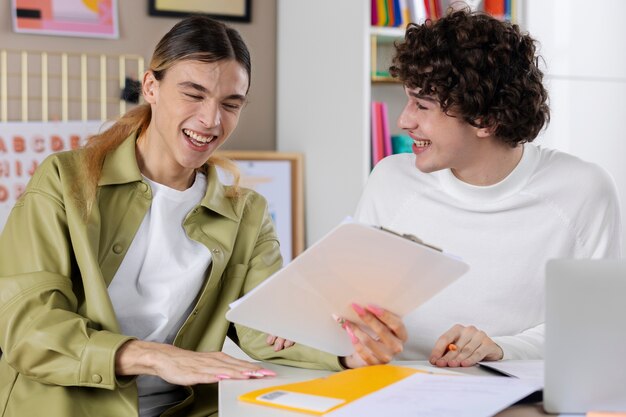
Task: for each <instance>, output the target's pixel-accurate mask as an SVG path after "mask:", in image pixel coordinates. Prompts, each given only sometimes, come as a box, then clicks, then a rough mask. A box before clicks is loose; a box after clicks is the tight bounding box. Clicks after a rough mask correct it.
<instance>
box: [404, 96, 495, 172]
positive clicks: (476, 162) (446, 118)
mask: <svg viewBox="0 0 626 417" xmlns="http://www.w3.org/2000/svg"><path fill="white" fill-rule="evenodd" d="M405 92H406V95H407V98H408V101H407V104H406V106H405V107H404V109H403V111H402V113H401V114H400V117H399V118H398V127H400V128H401V129H403V130H404V131H406V133H407V134H408V135H409V136H410V137H411V139H413V147H412V149H413V153H414V154H415V166H416V167H417V168H418V169H419V170H420V171H422V172H426V173H429V172H434V171H439V170H441V169H448V168H449V169H452V170H453V171H454V172H455V175H457V177H459V178H461V179H462V177H463V173H468V172H471V171H474V170H476V169H480V167H481V165H482V161H483V160H484V158H485V153H484V151H485V149H484V147H485V146H484V145H485V144H486V143H487V142H486V141H485V138H486V137H487V136H489V133H488V132H487V131H486V129H480V128H476V127H474V126H472V125H470V124H469V123H467V122H465V121H464V120H463V119H461V118H457V117H453V116H450V115H448V114H446V113H445V112H444V111H443V110H442V109H441V106H440V105H439V102H438V101H437V100H435V99H434V98H433V97H431V96H425V95H421V94H420V93H419V89H410V88H405Z"/></svg>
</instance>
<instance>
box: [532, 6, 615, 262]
mask: <svg viewBox="0 0 626 417" xmlns="http://www.w3.org/2000/svg"><path fill="white" fill-rule="evenodd" d="M522 1H524V7H525V10H524V22H523V23H522V26H524V27H525V29H527V30H528V32H529V33H530V34H531V35H532V36H533V37H534V38H536V39H537V40H539V41H540V43H541V50H540V54H541V55H542V56H543V58H544V59H545V64H546V67H545V68H546V71H545V73H546V85H547V87H548V90H549V93H550V107H551V110H552V121H551V123H550V125H549V127H548V129H547V130H546V131H544V132H543V133H542V135H541V137H540V138H538V139H537V140H536V143H538V144H544V145H546V146H551V147H555V148H557V149H561V150H563V151H566V152H569V153H572V154H574V155H576V156H578V157H580V158H582V159H585V160H588V161H592V162H596V163H598V164H600V165H601V166H603V167H604V168H605V169H607V170H608V171H609V173H610V174H611V175H612V176H613V177H614V179H615V182H616V184H617V188H618V193H619V196H620V200H621V205H622V210H621V211H622V223H623V224H624V223H625V222H626V161H625V159H626V129H624V126H623V125H624V122H625V121H626V47H625V45H624V39H626V24H624V16H626V1H623V0H594V1H588V0H522ZM622 247H623V248H624V250H623V251H625V252H626V228H623V233H622Z"/></svg>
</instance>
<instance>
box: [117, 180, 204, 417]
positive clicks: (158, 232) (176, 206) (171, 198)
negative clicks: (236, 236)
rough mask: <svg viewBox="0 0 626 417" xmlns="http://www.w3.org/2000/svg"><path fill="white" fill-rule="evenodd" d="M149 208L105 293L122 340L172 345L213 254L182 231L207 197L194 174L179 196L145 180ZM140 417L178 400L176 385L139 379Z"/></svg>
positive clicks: (154, 413) (173, 191) (190, 307)
mask: <svg viewBox="0 0 626 417" xmlns="http://www.w3.org/2000/svg"><path fill="white" fill-rule="evenodd" d="M144 181H146V182H147V183H148V184H149V185H150V187H151V189H152V204H151V206H150V210H149V211H148V213H147V214H146V216H145V217H144V219H143V221H142V223H141V225H140V226H139V229H138V230H137V234H136V235H135V238H134V239H133V241H132V243H131V245H130V247H129V248H128V252H127V254H126V256H125V257H124V260H123V261H122V263H121V265H120V267H119V269H118V271H117V273H116V274H115V277H114V278H113V281H112V282H111V284H110V285H109V288H108V291H109V296H110V297H111V301H112V303H113V307H114V309H115V314H116V315H117V318H118V321H119V322H120V326H121V329H122V333H123V334H126V335H131V336H136V337H137V338H139V339H141V340H147V341H152V342H161V343H172V342H173V341H174V338H175V337H176V333H177V332H178V330H179V329H180V327H181V326H182V324H183V323H184V321H185V319H186V318H187V316H188V315H189V313H190V311H191V309H192V308H193V303H194V300H195V298H196V296H197V295H198V292H199V291H200V288H201V287H202V283H203V282H204V279H205V276H206V271H207V269H208V267H209V265H210V263H211V252H210V251H209V250H208V249H207V248H206V247H205V246H204V245H202V244H200V243H198V242H196V241H194V240H191V239H190V238H189V237H188V236H187V234H186V233H185V230H184V229H183V222H184V220H185V217H186V216H187V214H188V213H189V212H190V211H191V210H192V209H193V208H194V207H195V206H197V205H198V204H199V203H200V201H201V200H202V197H204V194H205V192H206V184H207V180H206V177H205V176H204V174H201V173H197V174H196V179H195V181H194V183H193V185H192V186H191V187H190V188H188V189H186V190H184V191H178V190H175V189H172V188H169V187H167V186H165V185H162V184H158V183H156V182H154V181H151V180H149V179H148V178H145V177H144ZM137 386H138V389H139V409H140V414H139V415H140V416H142V417H144V416H156V415H159V414H160V413H161V412H162V411H163V410H164V409H166V408H168V406H169V405H171V404H174V403H176V402H179V401H180V400H182V399H183V398H182V395H183V393H182V392H181V391H180V390H178V389H177V388H178V387H176V386H174V385H171V384H168V383H166V382H165V381H163V380H162V379H161V378H158V377H154V376H146V375H144V376H139V377H138V378H137Z"/></svg>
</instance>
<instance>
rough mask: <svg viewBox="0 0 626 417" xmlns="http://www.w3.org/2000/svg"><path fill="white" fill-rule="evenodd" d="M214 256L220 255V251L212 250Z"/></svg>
mask: <svg viewBox="0 0 626 417" xmlns="http://www.w3.org/2000/svg"><path fill="white" fill-rule="evenodd" d="M212 252H213V253H214V254H216V255H219V254H220V250H219V249H213V251H212Z"/></svg>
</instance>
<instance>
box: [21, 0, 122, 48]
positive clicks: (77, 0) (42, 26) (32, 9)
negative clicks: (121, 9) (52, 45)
mask: <svg viewBox="0 0 626 417" xmlns="http://www.w3.org/2000/svg"><path fill="white" fill-rule="evenodd" d="M11 14H12V18H13V30H14V31H15V32H16V33H32V34H36V35H58V36H80V37H86V38H109V39H117V38H119V28H118V16H117V15H118V11H117V0H91V1H83V0H47V1H32V0H11Z"/></svg>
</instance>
